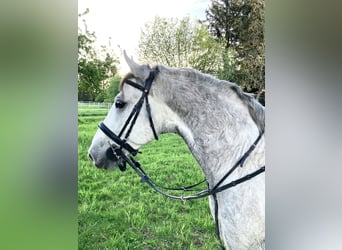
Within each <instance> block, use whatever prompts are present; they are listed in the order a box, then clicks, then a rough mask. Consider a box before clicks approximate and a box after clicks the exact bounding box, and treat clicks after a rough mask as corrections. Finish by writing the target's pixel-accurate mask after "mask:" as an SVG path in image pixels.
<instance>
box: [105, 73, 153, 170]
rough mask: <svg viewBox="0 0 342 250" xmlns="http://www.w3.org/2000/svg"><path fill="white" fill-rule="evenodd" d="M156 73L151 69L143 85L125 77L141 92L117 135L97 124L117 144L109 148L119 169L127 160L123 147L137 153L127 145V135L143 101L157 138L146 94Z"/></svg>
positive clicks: (124, 165)
mask: <svg viewBox="0 0 342 250" xmlns="http://www.w3.org/2000/svg"><path fill="white" fill-rule="evenodd" d="M157 73H158V69H157V68H156V69H153V70H151V71H150V74H149V76H148V78H147V79H146V81H145V84H144V86H142V85H140V84H137V83H135V82H133V81H131V80H129V79H126V80H125V81H124V83H126V84H129V85H131V86H132V87H134V88H136V89H138V90H140V91H141V92H142V94H141V97H140V98H139V100H138V102H137V103H136V104H135V106H134V108H133V110H132V111H131V113H130V115H129V116H128V118H127V120H126V122H125V124H124V126H123V127H122V129H121V131H120V133H119V134H118V135H116V134H115V133H114V132H113V131H111V130H110V129H109V128H108V127H107V126H106V125H105V124H104V123H103V122H101V123H100V124H99V125H98V127H99V128H100V129H101V130H102V132H103V133H104V134H105V135H106V136H108V137H109V138H110V139H112V140H113V141H114V142H115V143H116V144H117V145H118V146H119V147H116V146H114V145H111V150H112V153H113V154H114V156H115V158H117V159H118V161H119V164H118V165H119V168H120V170H121V171H125V170H126V162H129V161H128V158H127V156H126V155H125V153H124V152H123V151H122V150H123V149H125V150H127V151H128V153H129V154H130V155H132V156H135V155H136V154H137V153H138V150H136V149H134V148H133V147H132V146H131V145H129V144H128V143H127V139H128V137H129V135H130V134H131V131H132V129H133V127H134V125H135V122H136V120H137V118H138V116H139V113H140V111H141V108H142V106H143V104H144V102H146V105H145V106H146V111H147V114H148V118H149V121H150V127H151V130H152V133H153V135H154V138H155V139H156V140H158V135H157V133H156V130H155V128H154V124H153V119H152V115H151V107H150V103H149V100H148V94H149V92H150V89H151V86H152V82H153V80H154V78H155V76H156V75H157ZM127 128H128V129H127ZM126 129H127V132H126V133H125V135H124V136H123V137H122V135H123V134H124V132H125V130H126ZM129 163H130V162H129Z"/></svg>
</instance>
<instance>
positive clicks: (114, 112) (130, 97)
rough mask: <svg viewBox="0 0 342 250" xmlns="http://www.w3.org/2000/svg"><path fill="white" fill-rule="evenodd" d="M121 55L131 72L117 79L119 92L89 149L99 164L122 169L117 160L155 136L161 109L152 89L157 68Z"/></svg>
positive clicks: (100, 166) (95, 162)
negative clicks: (118, 80) (119, 79)
mask: <svg viewBox="0 0 342 250" xmlns="http://www.w3.org/2000/svg"><path fill="white" fill-rule="evenodd" d="M124 56H125V60H126V62H127V64H128V66H129V67H130V70H131V73H129V74H127V75H126V77H124V78H123V80H122V82H121V83H120V92H119V94H118V95H117V96H116V97H115V99H114V104H113V105H112V107H111V109H110V110H109V112H108V114H107V116H106V118H105V119H104V121H103V122H102V123H100V125H99V129H98V130H97V131H96V134H95V136H94V137H93V140H92V143H91V146H90V148H89V150H88V153H89V157H90V158H91V160H92V161H93V163H94V164H95V166H96V167H98V168H103V169H110V168H114V167H116V166H118V165H119V166H121V167H120V169H121V170H124V169H123V166H122V165H120V161H124V159H125V158H126V157H129V155H131V154H133V155H135V154H136V153H137V151H138V149H139V148H140V147H141V146H142V145H144V144H146V143H148V142H150V141H151V140H153V139H154V138H157V134H158V132H159V130H160V129H159V128H160V127H161V122H162V121H161V119H159V118H160V116H158V115H156V114H158V113H159V114H160V113H163V111H162V105H161V102H160V101H158V99H157V98H155V97H154V95H153V93H152V92H153V91H152V89H151V85H152V83H153V81H154V78H155V76H156V74H157V70H156V69H151V68H150V67H149V66H148V65H139V64H137V63H136V62H134V61H133V59H131V58H129V57H128V56H127V54H126V52H124ZM151 107H152V108H151ZM151 109H153V112H152V111H151ZM152 113H153V114H152ZM152 116H153V119H152ZM121 164H122V162H121Z"/></svg>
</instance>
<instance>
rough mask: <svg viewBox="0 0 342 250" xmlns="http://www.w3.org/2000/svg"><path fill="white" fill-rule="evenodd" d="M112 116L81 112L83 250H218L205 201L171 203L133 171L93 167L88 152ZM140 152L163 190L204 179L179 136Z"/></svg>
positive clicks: (162, 139)
mask: <svg viewBox="0 0 342 250" xmlns="http://www.w3.org/2000/svg"><path fill="white" fill-rule="evenodd" d="M107 111H108V110H107V109H103V110H93V109H84V108H82V109H79V117H78V121H79V128H78V154H79V155H78V160H79V170H78V226H79V229H78V234H79V242H78V244H79V249H89V250H95V249H120V250H122V249H130V250H131V249H151V250H152V249H153V250H154V249H219V245H218V241H217V238H216V235H215V224H214V221H213V219H212V217H211V215H210V211H209V205H208V200H207V199H206V198H204V199H200V200H193V201H187V202H182V201H178V200H173V199H169V198H166V197H164V196H162V195H160V194H157V193H156V192H155V191H153V190H152V189H151V188H150V187H149V186H148V185H147V184H145V183H141V182H140V178H139V177H138V175H137V174H136V173H135V172H134V171H133V170H132V169H131V168H130V167H129V166H127V170H126V171H125V172H121V171H119V170H118V169H116V170H114V171H103V170H99V169H96V168H95V167H94V166H93V165H92V162H91V161H90V160H88V156H87V150H88V147H89V145H90V143H91V139H92V137H93V135H94V134H95V131H96V130H97V124H98V123H99V122H100V121H101V120H103V118H104V117H105V115H106V113H107ZM141 151H142V152H143V154H139V155H138V157H137V160H138V161H139V162H140V163H141V165H142V166H143V168H144V170H145V171H147V172H148V174H149V175H150V177H151V178H152V179H153V180H154V181H155V182H156V183H158V184H161V185H167V186H184V185H190V184H193V183H196V182H198V181H200V180H202V179H203V178H204V177H203V174H202V172H201V170H200V168H199V167H198V165H197V163H196V161H195V160H194V158H193V157H192V155H191V154H190V152H189V150H188V148H187V146H186V145H185V143H184V142H183V140H182V139H181V138H180V137H179V136H177V135H173V134H168V135H162V136H160V139H159V141H154V142H152V143H150V144H148V145H145V146H144V147H142V148H141Z"/></svg>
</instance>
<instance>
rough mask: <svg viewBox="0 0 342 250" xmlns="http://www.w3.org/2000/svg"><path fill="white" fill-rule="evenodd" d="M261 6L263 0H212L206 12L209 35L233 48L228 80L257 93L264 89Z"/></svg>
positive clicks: (262, 10) (227, 48)
mask: <svg viewBox="0 0 342 250" xmlns="http://www.w3.org/2000/svg"><path fill="white" fill-rule="evenodd" d="M264 7H265V3H264V0H212V3H211V6H210V7H209V9H208V10H207V11H206V21H207V22H208V29H209V32H210V34H212V35H214V36H215V37H216V38H217V40H219V41H223V42H224V44H225V48H226V50H229V49H230V50H231V49H233V50H235V51H236V54H235V59H236V60H235V63H236V67H237V70H235V71H234V72H233V74H228V75H230V78H228V80H230V81H234V82H236V83H238V84H239V85H240V86H241V87H242V88H243V89H244V90H246V91H249V92H253V93H256V94H257V95H261V94H263V93H264V91H265V55H264V53H265V46H264V32H263V31H264ZM226 63H229V61H228V60H227V61H225V64H226ZM261 101H262V100H261Z"/></svg>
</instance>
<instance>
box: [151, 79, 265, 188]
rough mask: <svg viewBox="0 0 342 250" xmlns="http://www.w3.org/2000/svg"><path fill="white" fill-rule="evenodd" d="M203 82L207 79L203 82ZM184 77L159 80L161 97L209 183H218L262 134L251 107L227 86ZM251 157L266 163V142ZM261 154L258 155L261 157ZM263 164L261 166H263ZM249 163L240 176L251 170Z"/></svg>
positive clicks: (177, 129)
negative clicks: (249, 108)
mask: <svg viewBox="0 0 342 250" xmlns="http://www.w3.org/2000/svg"><path fill="white" fill-rule="evenodd" d="M203 79H204V80H203ZM205 79H206V78H190V77H186V76H184V75H182V74H179V75H177V74H176V75H166V76H164V77H159V83H158V85H159V91H158V90H157V92H158V96H161V97H162V99H163V101H164V102H165V103H166V105H167V106H168V107H169V108H170V109H171V110H172V112H174V113H175V114H176V117H177V118H179V119H176V120H177V121H176V122H174V131H172V129H171V130H170V129H169V130H168V131H167V132H170V131H172V132H176V133H178V134H180V135H181V136H182V137H183V139H184V140H185V142H186V143H187V145H188V147H189V149H190V151H191V152H192V154H193V155H194V157H195V158H196V160H197V162H198V163H199V165H200V166H201V168H202V170H203V172H204V174H205V175H206V178H207V180H208V181H209V184H211V183H216V182H217V181H218V180H219V179H220V178H221V177H222V176H223V175H224V174H225V173H226V172H227V170H228V169H229V168H230V167H231V166H232V165H233V164H234V163H235V162H236V161H237V160H238V159H239V158H240V157H241V156H242V155H243V154H244V152H245V151H247V150H248V148H249V147H250V145H251V144H252V143H253V142H254V140H255V139H256V138H257V136H258V134H259V131H258V128H257V127H256V125H255V123H254V122H253V120H252V118H251V117H250V114H249V112H248V108H247V107H246V106H245V105H244V104H243V102H242V101H241V100H240V98H239V97H238V96H237V95H236V94H235V93H234V91H232V89H231V88H230V87H229V85H228V84H227V83H223V82H221V83H220V82H219V81H218V80H215V79H210V78H208V79H207V80H212V81H213V82H214V81H217V82H216V83H213V82H211V83H208V82H206V81H205ZM259 144H260V145H261V144H262V145H261V146H260V145H259V146H258V148H257V149H256V150H255V151H254V152H253V153H252V155H251V156H250V157H249V159H251V158H255V157H259V159H258V161H261V162H262V161H263V160H264V155H263V154H264V152H263V140H262V142H261V143H259ZM258 155H259V156H258ZM261 164H262V163H261ZM249 165H250V164H249V161H248V160H247V161H246V167H244V168H243V170H239V171H236V172H235V173H234V174H233V175H236V176H232V177H239V176H241V175H243V174H245V173H244V171H247V170H249V168H250V167H249Z"/></svg>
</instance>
